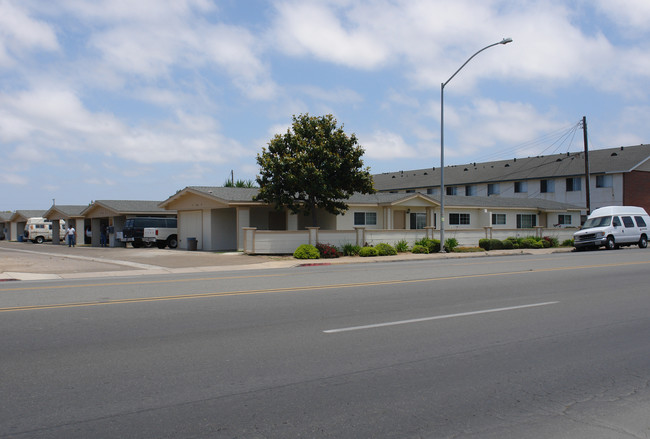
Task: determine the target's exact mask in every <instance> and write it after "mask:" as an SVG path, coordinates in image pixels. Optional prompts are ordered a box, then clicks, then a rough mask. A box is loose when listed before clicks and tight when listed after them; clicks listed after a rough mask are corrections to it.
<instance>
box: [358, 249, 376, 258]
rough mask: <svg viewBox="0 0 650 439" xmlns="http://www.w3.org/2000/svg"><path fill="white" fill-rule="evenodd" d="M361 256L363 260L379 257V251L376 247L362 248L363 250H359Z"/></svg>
mask: <svg viewBox="0 0 650 439" xmlns="http://www.w3.org/2000/svg"><path fill="white" fill-rule="evenodd" d="M359 256H361V257H362V258H367V257H369V256H377V249H376V248H374V247H361V250H359Z"/></svg>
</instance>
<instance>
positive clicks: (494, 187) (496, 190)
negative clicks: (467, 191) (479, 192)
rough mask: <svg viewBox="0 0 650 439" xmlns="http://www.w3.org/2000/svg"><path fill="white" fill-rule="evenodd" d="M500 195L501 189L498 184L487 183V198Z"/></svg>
mask: <svg viewBox="0 0 650 439" xmlns="http://www.w3.org/2000/svg"><path fill="white" fill-rule="evenodd" d="M500 193H501V188H500V187H499V183H488V197H489V196H490V195H499V194H500Z"/></svg>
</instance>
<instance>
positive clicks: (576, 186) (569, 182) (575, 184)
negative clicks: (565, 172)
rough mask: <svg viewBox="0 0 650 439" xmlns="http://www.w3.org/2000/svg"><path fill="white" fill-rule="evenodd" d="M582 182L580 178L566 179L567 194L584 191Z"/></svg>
mask: <svg viewBox="0 0 650 439" xmlns="http://www.w3.org/2000/svg"><path fill="white" fill-rule="evenodd" d="M581 183H582V180H580V177H570V178H567V179H566V191H567V192H577V191H580V190H582V187H581V186H582V185H581Z"/></svg>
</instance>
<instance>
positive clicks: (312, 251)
mask: <svg viewBox="0 0 650 439" xmlns="http://www.w3.org/2000/svg"><path fill="white" fill-rule="evenodd" d="M293 257H294V258H296V259H318V258H320V252H319V251H318V249H317V248H316V247H314V246H313V245H309V244H303V245H301V246H299V247H298V248H297V249H296V251H294V252H293Z"/></svg>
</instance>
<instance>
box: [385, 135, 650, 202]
mask: <svg viewBox="0 0 650 439" xmlns="http://www.w3.org/2000/svg"><path fill="white" fill-rule="evenodd" d="M648 160H650V145H638V146H626V147H621V148H609V149H598V150H593V151H589V168H590V172H591V174H603V173H620V172H630V171H632V170H634V168H636V167H637V166H639V165H641V164H642V163H644V162H646V161H648ZM584 172H585V162H584V152H578V153H570V154H554V155H549V156H539V157H528V158H517V159H512V160H499V161H495V162H484V163H468V164H464V165H452V166H446V167H445V185H450V186H452V185H465V184H476V183H488V182H495V181H516V180H529V179H542V178H554V177H571V176H579V175H584ZM373 180H374V184H375V189H377V190H379V191H385V190H399V189H402V190H403V189H418V188H428V187H436V186H440V168H435V169H433V168H428V169H416V170H411V171H398V172H387V173H383V174H374V175H373Z"/></svg>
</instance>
